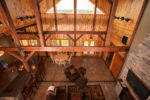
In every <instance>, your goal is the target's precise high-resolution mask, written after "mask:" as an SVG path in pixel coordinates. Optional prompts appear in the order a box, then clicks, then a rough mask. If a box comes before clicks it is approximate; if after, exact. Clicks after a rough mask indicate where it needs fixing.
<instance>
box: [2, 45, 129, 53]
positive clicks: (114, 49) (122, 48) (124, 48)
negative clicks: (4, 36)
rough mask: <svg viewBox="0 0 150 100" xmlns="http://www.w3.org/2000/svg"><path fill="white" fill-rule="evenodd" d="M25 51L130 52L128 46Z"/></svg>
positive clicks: (33, 48) (31, 48)
mask: <svg viewBox="0 0 150 100" xmlns="http://www.w3.org/2000/svg"><path fill="white" fill-rule="evenodd" d="M21 48H22V49H23V50H24V51H48V52H62V51H63V52H84V51H88V52H89V51H93V52H119V51H128V50H129V47H128V46H107V47H21ZM0 50H3V51H18V48H9V47H5V48H4V47H1V48H0Z"/></svg>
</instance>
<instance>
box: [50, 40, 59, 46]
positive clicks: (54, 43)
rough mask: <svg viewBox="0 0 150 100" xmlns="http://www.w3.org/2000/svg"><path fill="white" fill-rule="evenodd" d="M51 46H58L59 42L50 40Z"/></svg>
mask: <svg viewBox="0 0 150 100" xmlns="http://www.w3.org/2000/svg"><path fill="white" fill-rule="evenodd" d="M52 46H60V43H59V40H52Z"/></svg>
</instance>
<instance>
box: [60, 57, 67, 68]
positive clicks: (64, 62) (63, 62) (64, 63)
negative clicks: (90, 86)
mask: <svg viewBox="0 0 150 100" xmlns="http://www.w3.org/2000/svg"><path fill="white" fill-rule="evenodd" d="M59 61H60V64H61V65H64V67H65V65H66V61H65V60H64V59H60V60H59Z"/></svg>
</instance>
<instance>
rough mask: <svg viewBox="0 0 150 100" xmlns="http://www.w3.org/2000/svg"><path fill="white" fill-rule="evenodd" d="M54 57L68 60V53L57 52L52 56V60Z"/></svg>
mask: <svg viewBox="0 0 150 100" xmlns="http://www.w3.org/2000/svg"><path fill="white" fill-rule="evenodd" d="M56 59H59V60H60V59H64V60H68V55H67V54H57V55H55V56H54V60H56Z"/></svg>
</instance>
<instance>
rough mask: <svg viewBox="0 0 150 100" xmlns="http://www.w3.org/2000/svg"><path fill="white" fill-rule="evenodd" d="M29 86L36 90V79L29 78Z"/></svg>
mask: <svg viewBox="0 0 150 100" xmlns="http://www.w3.org/2000/svg"><path fill="white" fill-rule="evenodd" d="M29 85H30V86H31V87H35V88H36V89H38V86H37V79H36V77H33V76H31V79H30V80H29Z"/></svg>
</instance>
